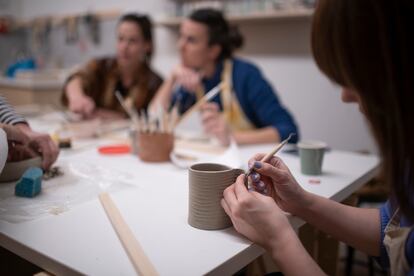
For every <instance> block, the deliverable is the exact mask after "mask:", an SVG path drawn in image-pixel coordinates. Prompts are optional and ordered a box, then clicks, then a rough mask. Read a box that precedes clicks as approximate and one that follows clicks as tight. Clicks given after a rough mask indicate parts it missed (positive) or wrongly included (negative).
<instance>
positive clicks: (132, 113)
mask: <svg viewBox="0 0 414 276" xmlns="http://www.w3.org/2000/svg"><path fill="white" fill-rule="evenodd" d="M115 97H116V98H117V99H118V101H119V103H120V104H121V106H122V108H123V109H124V110H125V112H126V113H127V114H128V116H129V117H130V118H131V120H132V122H133V123H134V124H136V125H137V124H138V122H139V120H138V115H137V113H136V111H135V110H134V109H133V108H131V107H129V106H127V105H126V104H125V100H124V97H122V95H121V93H120V92H119V91H118V90H116V91H115Z"/></svg>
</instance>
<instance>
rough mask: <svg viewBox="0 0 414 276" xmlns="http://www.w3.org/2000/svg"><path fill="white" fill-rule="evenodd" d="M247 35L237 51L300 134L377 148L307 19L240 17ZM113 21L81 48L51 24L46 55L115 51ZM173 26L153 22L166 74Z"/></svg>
mask: <svg viewBox="0 0 414 276" xmlns="http://www.w3.org/2000/svg"><path fill="white" fill-rule="evenodd" d="M21 1H22V4H21V16H22V17H25V18H31V17H34V16H39V15H45V14H50V13H53V14H72V13H75V12H86V11H88V10H91V11H94V10H95V11H100V10H107V9H113V8H115V9H118V10H120V11H121V12H125V11H139V12H148V13H150V14H151V15H152V16H153V17H155V18H158V17H160V16H162V15H163V13H164V11H165V10H166V9H167V8H168V7H169V5H170V1H171V0H152V1H143V0H141V1H126V0H118V1H114V0H104V1H92V0H83V1H81V0H72V1H62V0H60V1H59V0H21ZM240 27H241V31H242V33H243V34H244V35H245V38H246V45H245V48H244V50H243V51H242V52H241V53H239V55H240V56H242V57H245V58H247V59H249V60H251V61H253V62H255V63H256V64H257V65H258V66H259V67H260V68H261V69H262V71H263V72H264V74H265V75H266V77H267V78H268V80H269V81H270V82H271V83H272V84H273V85H274V87H275V88H276V89H277V90H278V94H279V96H280V98H281V100H282V101H283V103H284V104H285V105H286V106H287V107H288V108H289V109H290V110H291V112H292V113H293V114H294V116H295V117H296V119H297V121H298V123H299V125H300V128H301V133H302V137H303V138H305V139H322V140H325V141H326V142H328V144H329V145H330V146H332V147H334V148H338V149H346V150H370V151H375V146H374V143H373V141H372V139H371V136H370V134H369V131H368V129H367V126H366V124H365V121H364V119H363V117H362V115H361V114H360V112H359V111H358V109H357V107H355V106H351V105H345V104H343V103H341V101H340V90H339V88H338V87H336V86H335V85H333V84H332V83H331V82H330V81H329V80H327V79H326V78H325V77H324V76H323V75H322V74H321V73H320V72H319V71H318V69H317V68H316V66H315V63H314V62H313V60H312V56H311V53H310V45H309V40H310V20H308V19H299V20H278V21H269V22H265V23H249V24H247V23H244V24H243V25H241V26H240ZM114 28H115V21H107V22H104V23H103V24H102V31H103V34H104V35H103V40H102V41H103V43H102V45H100V46H98V47H94V46H93V45H92V44H90V43H89V44H88V45H87V46H88V49H87V50H86V51H84V52H81V51H79V49H80V48H79V45H75V46H68V45H65V43H64V33H63V32H62V30H59V29H57V30H54V31H53V35H52V37H51V44H52V47H51V49H50V57H52V58H55V60H56V59H58V60H60V62H62V63H63V64H64V65H65V66H69V65H73V64H76V63H79V62H84V61H86V60H87V59H88V58H90V57H92V56H96V55H104V54H111V53H113V52H114V45H115V36H114ZM175 42H176V30H172V29H168V28H165V27H157V28H156V45H157V47H156V55H155V59H154V66H155V68H156V69H157V70H158V71H159V72H161V73H162V74H164V75H166V74H168V72H169V71H170V69H171V67H172V66H173V65H174V64H175V63H176V62H177V60H178V57H177V53H176V51H175V49H176V48H175Z"/></svg>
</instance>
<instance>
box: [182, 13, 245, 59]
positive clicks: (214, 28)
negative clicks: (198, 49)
mask: <svg viewBox="0 0 414 276" xmlns="http://www.w3.org/2000/svg"><path fill="white" fill-rule="evenodd" d="M189 19H191V20H193V21H195V22H198V23H201V24H203V25H206V26H207V28H208V33H209V34H208V35H209V45H217V44H218V45H220V46H221V53H220V56H219V58H220V59H222V58H229V57H231V56H232V54H233V51H234V50H237V49H239V48H241V47H242V46H243V42H244V41H243V36H242V35H241V34H240V32H239V29H238V28H237V27H235V26H232V27H230V26H229V23H228V22H227V20H226V19H225V18H224V16H223V14H222V12H221V11H219V10H215V9H210V8H206V9H198V10H195V11H193V12H192V13H191V15H190V16H189Z"/></svg>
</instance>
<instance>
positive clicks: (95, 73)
mask: <svg viewBox="0 0 414 276" xmlns="http://www.w3.org/2000/svg"><path fill="white" fill-rule="evenodd" d="M117 36H118V40H117V54H116V57H115V58H112V57H111V58H101V59H94V60H92V61H90V62H89V63H88V64H87V65H86V66H85V67H84V68H83V69H81V70H80V71H78V72H76V73H75V74H73V75H71V76H70V77H69V78H68V80H67V82H66V85H65V86H64V89H63V91H64V93H63V98H62V99H63V103H64V104H66V105H67V106H68V107H69V110H70V111H72V112H75V113H78V114H80V115H82V117H83V118H90V117H94V116H100V115H103V114H105V115H104V116H105V117H108V116H109V117H118V116H122V115H125V114H123V110H122V107H121V105H120V104H119V103H118V101H117V99H116V97H115V91H119V92H120V93H121V94H122V95H123V96H124V98H126V99H127V103H128V104H130V105H131V106H133V107H135V108H136V109H138V110H139V109H146V108H147V106H148V104H149V102H150V101H151V99H152V97H153V96H154V94H155V92H156V91H157V90H158V88H159V87H160V85H161V83H162V79H161V77H160V76H159V75H158V74H157V73H155V72H154V71H153V70H152V69H151V67H150V61H151V57H152V54H153V47H154V45H153V38H152V23H151V21H150V19H149V17H148V16H146V15H138V14H126V15H124V16H122V17H121V19H120V20H119V23H118V26H117Z"/></svg>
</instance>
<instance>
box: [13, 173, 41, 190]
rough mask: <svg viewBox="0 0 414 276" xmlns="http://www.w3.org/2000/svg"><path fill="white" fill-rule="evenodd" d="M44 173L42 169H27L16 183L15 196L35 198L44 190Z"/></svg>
mask: <svg viewBox="0 0 414 276" xmlns="http://www.w3.org/2000/svg"><path fill="white" fill-rule="evenodd" d="M42 176H43V171H42V169H40V168H36V167H31V168H29V169H27V170H26V171H25V172H24V174H23V176H22V177H21V178H20V180H19V181H18V182H17V183H16V187H15V190H14V194H15V195H16V196H20V197H29V198H32V197H35V196H36V195H38V194H39V193H40V191H41V189H42Z"/></svg>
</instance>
